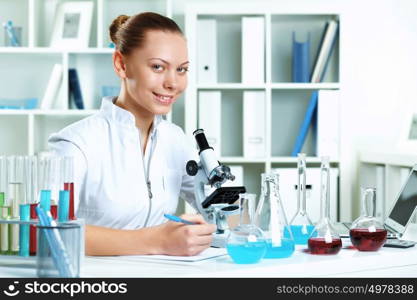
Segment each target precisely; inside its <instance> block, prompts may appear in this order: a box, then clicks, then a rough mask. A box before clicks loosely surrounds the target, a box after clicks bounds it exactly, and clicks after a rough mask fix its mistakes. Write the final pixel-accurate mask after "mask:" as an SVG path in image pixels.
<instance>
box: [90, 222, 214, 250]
mask: <svg viewBox="0 0 417 300" xmlns="http://www.w3.org/2000/svg"><path fill="white" fill-rule="evenodd" d="M181 218H184V219H186V220H189V221H191V222H196V223H198V224H197V225H185V224H182V223H176V222H171V221H169V222H166V223H164V224H161V225H159V226H154V227H147V228H141V229H136V230H121V229H112V228H106V227H99V226H92V225H87V226H86V239H85V241H86V254H87V255H103V256H104V255H141V254H166V255H181V256H189V255H196V254H198V253H200V252H201V251H203V250H204V249H206V248H208V247H209V246H210V243H211V240H212V233H213V232H214V231H215V230H216V226H215V225H213V224H207V223H205V221H204V219H203V218H202V217H201V216H198V215H183V216H181Z"/></svg>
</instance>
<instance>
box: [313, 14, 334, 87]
mask: <svg viewBox="0 0 417 300" xmlns="http://www.w3.org/2000/svg"><path fill="white" fill-rule="evenodd" d="M337 31H338V23H337V21H335V20H329V21H328V22H327V23H326V25H325V28H324V30H323V35H322V37H321V41H320V46H319V49H318V52H317V56H316V60H315V63H314V68H313V74H312V75H311V82H321V81H322V80H323V78H324V75H325V72H326V69H327V65H328V63H329V58H330V56H331V54H332V51H333V48H334V46H335V41H336V37H337Z"/></svg>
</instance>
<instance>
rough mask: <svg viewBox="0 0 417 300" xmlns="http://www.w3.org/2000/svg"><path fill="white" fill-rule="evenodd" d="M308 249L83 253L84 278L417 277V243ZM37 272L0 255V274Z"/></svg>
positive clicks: (26, 261) (33, 263)
mask: <svg viewBox="0 0 417 300" xmlns="http://www.w3.org/2000/svg"><path fill="white" fill-rule="evenodd" d="M305 249H306V246H297V247H296V251H295V252H294V254H293V255H292V256H291V257H289V258H283V259H263V260H262V261H261V262H259V263H257V264H252V265H238V264H235V263H233V262H232V260H231V258H230V257H229V256H227V255H226V256H221V257H217V258H212V259H208V260H205V261H199V262H177V261H176V262H174V261H155V260H150V259H147V258H129V257H122V256H118V257H85V258H84V261H83V264H82V269H81V277H112V278H114V277H191V278H194V277H218V278H222V277H417V246H414V247H411V248H407V249H399V248H387V247H383V248H381V249H380V250H379V251H377V252H360V251H357V250H355V249H349V248H343V249H342V250H341V251H340V252H339V253H338V254H337V255H311V254H309V253H306V252H305ZM35 276H36V261H35V258H29V259H23V258H18V257H7V258H5V256H2V257H1V258H0V277H35Z"/></svg>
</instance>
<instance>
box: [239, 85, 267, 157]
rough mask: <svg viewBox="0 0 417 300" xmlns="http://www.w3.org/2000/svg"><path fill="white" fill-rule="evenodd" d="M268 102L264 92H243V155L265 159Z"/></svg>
mask: <svg viewBox="0 0 417 300" xmlns="http://www.w3.org/2000/svg"><path fill="white" fill-rule="evenodd" d="M265 106H266V101H265V92H264V91H244V92H243V155H244V156H245V157H252V158H253V157H265V154H266V145H265V140H266V139H265V137H266V127H265V118H266V107H265Z"/></svg>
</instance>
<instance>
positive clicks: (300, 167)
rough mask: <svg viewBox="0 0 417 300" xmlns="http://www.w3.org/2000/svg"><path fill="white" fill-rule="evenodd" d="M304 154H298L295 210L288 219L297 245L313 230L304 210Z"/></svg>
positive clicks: (305, 188) (304, 240)
mask: <svg viewBox="0 0 417 300" xmlns="http://www.w3.org/2000/svg"><path fill="white" fill-rule="evenodd" d="M306 170H307V167H306V156H305V154H304V153H299V154H298V162H297V175H298V184H297V186H296V190H297V212H296V213H295V215H294V216H293V217H292V219H291V221H290V228H291V232H292V234H293V237H294V242H295V243H296V244H298V245H306V244H307V241H308V239H309V238H310V237H311V234H312V233H313V232H314V225H313V222H311V219H310V218H309V216H308V214H307V210H306V202H307V184H306Z"/></svg>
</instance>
